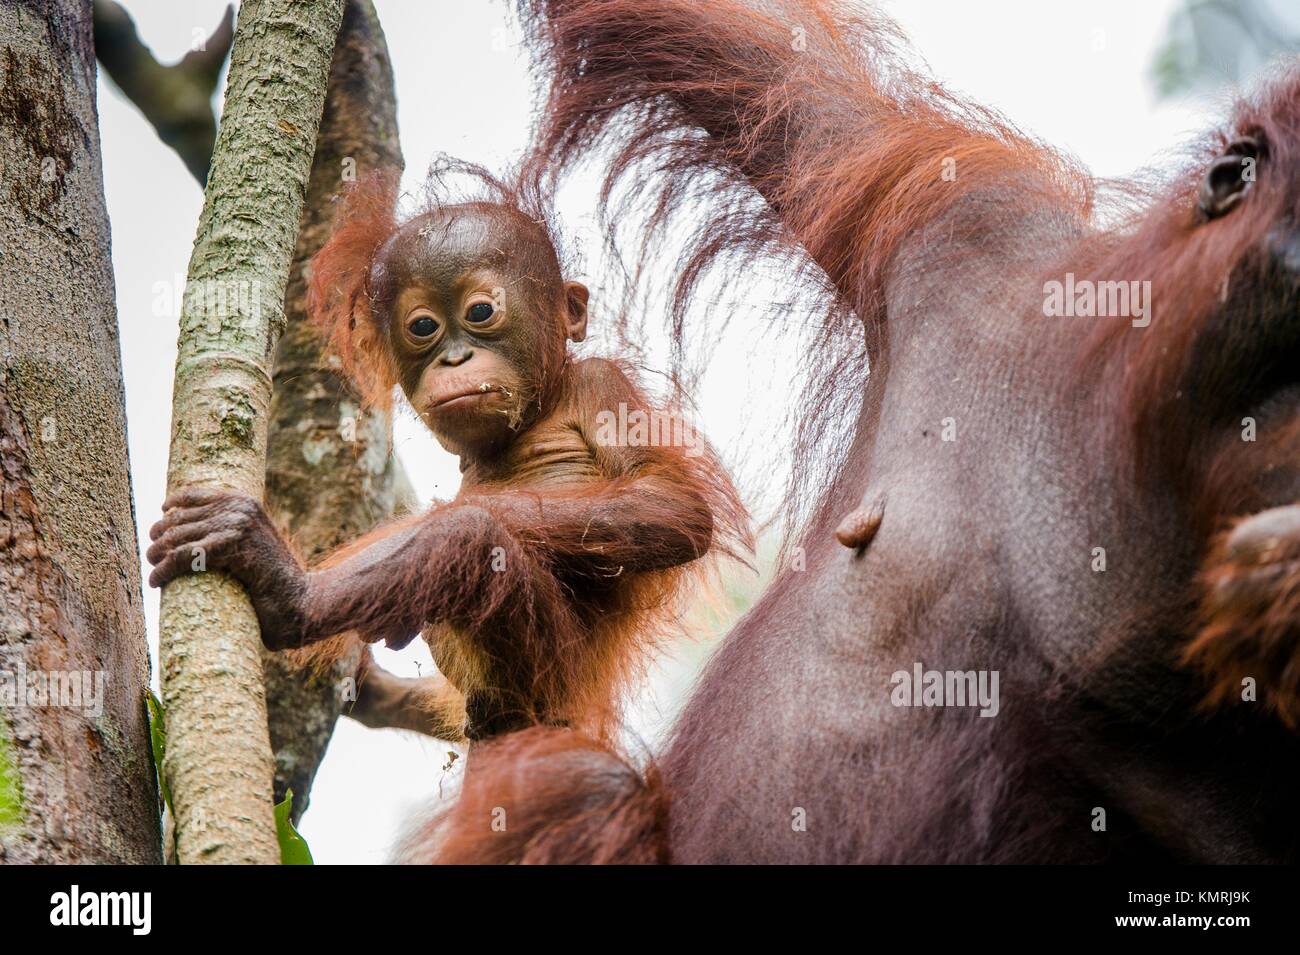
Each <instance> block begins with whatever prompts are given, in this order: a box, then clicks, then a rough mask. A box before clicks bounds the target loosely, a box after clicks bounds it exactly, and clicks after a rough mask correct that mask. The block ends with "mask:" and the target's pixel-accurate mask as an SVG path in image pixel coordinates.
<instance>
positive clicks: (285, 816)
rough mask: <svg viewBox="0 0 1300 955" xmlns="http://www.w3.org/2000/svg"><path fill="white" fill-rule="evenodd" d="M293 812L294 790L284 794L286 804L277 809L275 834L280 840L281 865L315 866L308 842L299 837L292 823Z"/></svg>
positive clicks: (283, 803) (281, 804)
mask: <svg viewBox="0 0 1300 955" xmlns="http://www.w3.org/2000/svg"><path fill="white" fill-rule="evenodd" d="M292 811H293V790H292V789H290V790H289V791H288V792H287V793H285V794H284V802H282V803H280V804H279V805H278V806H276V807H275V834H276V835H277V836H278V837H279V839H280V864H281V865H315V864H316V863H315V862H314V861H313V860H312V857H311V849H309V848H307V841H306V840H305V839H303V837H302V836H300V835H298V830H297V829H295V828H294V827H293V822H291V821H290V818H289V816H290V813H291V812H292Z"/></svg>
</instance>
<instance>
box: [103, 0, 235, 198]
mask: <svg viewBox="0 0 1300 955" xmlns="http://www.w3.org/2000/svg"><path fill="white" fill-rule="evenodd" d="M94 22H95V55H96V56H97V57H98V58H99V62H100V64H101V65H102V66H103V67H104V71H105V72H106V73H108V75H109V77H110V78H112V80H113V82H114V83H115V84H117V87H118V89H120V90H121V91H122V94H123V95H124V96H125V97H126V98H127V99H129V100H130V101H131V102H132V103H134V104H135V106H136V108H138V109H139V110H140V112H141V113H143V114H144V118H145V119H147V120H148V121H149V123H150V124H151V125H152V126H153V128H154V130H155V131H157V133H158V138H159V139H161V140H162V141H163V142H164V143H166V144H167V145H168V146H170V147H171V148H172V149H173V150H175V152H176V154H177V155H178V156H180V157H181V161H182V162H184V163H185V168H187V169H188V170H189V171H190V173H191V174H192V175H193V176H194V178H195V179H197V180H198V181H199V185H205V184H206V183H207V180H208V165H209V164H210V163H211V160H212V146H213V143H215V142H216V138H217V119H216V114H215V113H214V111H213V109H212V95H213V93H215V92H216V89H217V80H218V79H219V78H220V77H221V67H222V64H224V63H225V62H226V56H227V55H228V54H229V53H230V44H231V41H232V40H233V39H234V35H235V29H234V25H235V8H234V7H233V6H231V7H226V13H225V15H224V16H223V17H222V18H221V23H220V24H218V26H217V28H216V30H214V31H213V32H212V35H211V36H210V37H208V39H207V41H206V42H205V43H204V44H203V45H202V47H200V48H199V49H195V50H190V52H189V53H186V54H185V56H184V57H183V58H182V59H181V60H180V62H179V63H174V64H172V65H171V66H163V65H162V64H161V63H159V62H158V60H157V59H155V58H154V55H153V53H152V52H151V51H150V50H149V48H148V47H147V46H145V45H144V43H143V42H142V41H141V40H140V35H139V33H137V32H136V28H135V21H133V20H132V19H131V15H130V14H129V13H127V12H126V10H125V9H124V8H123V7H122V5H121V4H120V3H117V2H116V0H95V7H94Z"/></svg>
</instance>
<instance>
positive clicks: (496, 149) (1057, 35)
mask: <svg viewBox="0 0 1300 955" xmlns="http://www.w3.org/2000/svg"><path fill="white" fill-rule="evenodd" d="M125 2H126V5H127V7H128V8H129V10H130V11H131V13H132V15H133V16H134V17H135V19H136V22H137V24H138V25H139V28H140V32H141V35H142V36H143V38H144V40H145V42H146V43H148V44H149V45H150V46H151V47H152V48H153V50H154V51H155V53H156V54H157V55H158V57H159V58H160V59H161V60H163V61H164V62H173V61H174V60H176V59H179V58H180V57H181V56H182V55H183V54H184V53H185V51H186V50H187V49H188V48H189V46H190V44H191V42H193V39H194V37H195V36H206V35H207V33H208V32H210V30H211V29H212V27H213V26H214V25H215V24H216V23H217V21H218V19H219V18H220V15H221V11H222V9H223V8H224V3H222V2H220V0H183V2H177V0H125ZM376 6H377V8H378V10H379V15H380V19H381V21H382V22H383V25H384V27H385V32H386V34H387V38H388V44H389V49H390V52H391V55H392V59H393V64H394V68H395V71H396V80H397V94H398V123H399V127H400V130H401V140H402V149H403V151H404V153H405V156H406V163H407V169H408V174H407V182H408V185H412V184H414V183H416V182H418V180H419V178H420V176H421V174H422V172H423V170H424V169H425V167H426V166H427V164H428V161H429V159H430V158H431V157H432V156H433V155H434V154H435V153H437V152H439V151H445V152H449V153H451V154H453V155H456V156H459V157H460V158H463V159H469V160H473V161H476V162H480V163H483V164H485V165H487V166H488V167H489V168H493V169H501V168H503V167H504V166H505V165H506V164H507V163H508V161H509V160H510V159H511V158H512V157H513V156H515V155H517V154H518V152H519V151H520V150H521V149H522V148H523V147H524V145H525V143H526V141H527V136H528V131H529V128H530V123H531V116H532V105H533V104H532V97H531V89H530V85H529V82H528V78H527V76H526V73H525V62H526V60H525V57H524V55H523V54H522V52H521V51H519V50H518V49H517V48H516V47H515V43H516V40H517V35H516V31H515V30H514V28H513V26H512V25H511V24H510V22H509V21H508V18H507V4H506V3H505V2H503V0H496V2H487V0H475V2H452V0H444V2H438V3H431V2H428V0H376ZM882 6H884V7H885V8H886V9H887V10H888V11H889V12H890V13H891V14H892V15H893V16H895V17H896V18H898V19H899V20H900V21H901V22H902V24H903V27H904V29H905V30H906V32H907V33H908V34H909V36H910V37H911V38H912V40H913V42H914V44H915V46H916V48H917V49H918V50H919V51H920V52H921V54H922V55H923V56H924V58H925V60H926V61H927V62H928V63H929V64H930V66H931V68H932V69H933V70H934V71H935V73H936V74H937V76H938V77H939V78H940V79H941V80H943V81H944V82H945V83H947V84H948V85H950V86H951V87H952V88H954V89H955V90H958V91H960V92H962V93H965V94H967V95H969V96H971V97H973V98H975V99H977V100H980V101H982V102H984V103H986V104H988V105H991V106H994V107H996V108H998V109H1000V110H1002V111H1003V112H1004V113H1006V114H1007V115H1008V116H1009V117H1011V118H1012V119H1013V120H1014V121H1016V122H1017V123H1018V124H1019V125H1021V126H1022V127H1024V128H1025V129H1027V130H1029V131H1030V132H1032V133H1034V134H1036V135H1038V136H1040V137H1041V138H1043V139H1045V140H1046V141H1048V142H1051V143H1053V144H1055V145H1057V146H1058V147H1060V148H1063V149H1065V150H1067V151H1069V152H1071V153H1073V154H1074V155H1076V156H1077V157H1079V158H1080V159H1082V160H1083V162H1084V163H1086V164H1087V165H1088V166H1089V167H1090V168H1091V169H1092V170H1093V171H1094V172H1095V173H1098V174H1100V175H1106V176H1120V175H1124V174H1126V173H1129V172H1131V171H1133V170H1135V169H1138V168H1139V167H1142V166H1144V165H1148V164H1151V163H1154V162H1158V161H1159V159H1160V156H1161V154H1162V153H1163V152H1165V151H1169V150H1172V149H1174V148H1176V147H1177V146H1179V145H1180V144H1181V143H1182V142H1184V141H1185V140H1186V139H1187V138H1188V137H1189V136H1190V135H1192V134H1194V133H1196V132H1197V131H1199V130H1201V129H1204V128H1206V127H1208V126H1209V125H1211V124H1212V123H1213V122H1215V121H1217V119H1218V118H1219V115H1220V112H1221V111H1220V109H1219V108H1218V107H1217V106H1216V105H1215V104H1206V103H1203V102H1202V103H1191V102H1184V103H1179V104H1168V103H1157V102H1156V101H1155V98H1154V94H1153V92H1152V87H1151V84H1150V82H1149V81H1148V72H1147V71H1148V68H1149V64H1150V62H1151V60H1152V57H1153V54H1154V51H1155V48H1156V46H1157V45H1158V43H1159V42H1160V40H1161V39H1162V37H1163V31H1164V28H1165V24H1166V22H1167V18H1168V15H1169V11H1170V9H1171V8H1172V7H1173V0H1143V2H1135V0H1089V2H1077V3H1061V2H1053V3H1044V2H1038V0H1021V2H1012V0H1004V2H1000V3H999V2H985V3H972V2H969V0H892V2H886V3H883V4H882ZM99 106H100V122H101V132H102V139H103V155H104V179H105V189H106V192H107V199H108V210H109V215H110V218H111V221H112V229H113V264H114V268H115V270H116V279H117V305H118V315H119V319H120V322H121V328H122V350H123V364H124V367H125V375H126V399H127V418H128V422H129V427H130V451H131V464H132V478H133V481H134V490H135V502H136V518H137V521H138V522H139V530H140V532H141V534H142V535H144V534H145V533H147V530H148V527H149V525H150V524H151V523H152V522H153V521H154V520H155V516H156V515H157V514H158V511H159V506H160V504H161V501H162V498H163V491H164V479H165V472H166V462H167V443H168V435H169V428H168V421H169V419H170V413H171V383H172V372H173V366H174V361H175V355H176V350H175V342H176V330H177V315H176V313H175V311H174V310H173V309H172V307H171V306H170V304H169V303H170V302H171V300H172V298H171V296H172V292H171V290H170V289H171V286H172V285H174V284H175V283H178V282H183V277H184V274H185V271H186V266H187V263H188V260H189V254H190V248H191V246H192V244H193V240H194V230H195V226H196V223H197V222H198V216H199V211H200V208H201V206H202V198H203V197H202V194H201V192H200V191H199V188H198V186H197V185H196V184H195V182H194V181H193V179H192V178H191V177H190V176H189V174H188V173H187V172H186V171H185V169H184V167H183V166H182V165H181V163H180V161H179V160H178V159H177V158H176V157H175V155H174V154H173V153H171V152H170V151H169V150H168V149H167V148H166V147H164V146H163V145H162V144H161V143H159V142H158V140H157V138H156V136H155V135H154V133H153V130H152V129H151V128H150V127H149V126H148V124H146V123H145V122H144V120H143V119H142V118H141V117H140V116H139V115H138V113H137V112H136V111H135V109H134V107H132V106H131V105H130V104H129V103H127V102H125V101H124V100H123V99H122V98H121V96H120V95H119V94H118V93H117V91H116V90H115V89H112V88H110V85H109V84H107V83H106V82H105V81H104V80H103V79H102V78H101V81H100V90H99ZM590 193H591V189H590V187H589V184H588V183H575V185H574V188H571V189H568V190H566V192H565V194H564V195H563V196H562V197H561V202H560V204H559V211H560V215H561V218H562V220H563V222H564V224H565V226H566V227H567V230H568V231H570V232H574V231H578V232H579V239H583V238H586V239H587V240H588V241H587V245H588V248H586V249H583V250H580V251H584V252H586V253H587V254H588V255H595V254H596V250H595V249H594V248H591V247H590V236H589V234H588V235H586V236H584V235H583V234H582V233H581V225H582V222H583V221H586V220H584V218H583V217H584V216H586V215H587V214H588V213H589V212H590ZM158 283H167V287H166V288H167V291H166V294H165V295H162V296H160V289H162V288H163V287H161V286H159V285H158ZM160 297H161V298H162V299H163V302H162V303H160V302H159V299H160ZM740 302H741V300H740V299H739V298H737V303H738V304H739V303H740ZM593 305H594V309H593V326H592V329H593V337H594V338H595V339H596V347H597V348H599V344H600V343H599V336H600V333H599V328H600V311H599V299H598V298H597V299H595V300H594V303H593ZM746 331H748V332H749V333H748V334H733V335H729V336H727V337H726V338H724V340H723V342H722V347H721V348H720V349H719V356H720V357H719V359H718V361H717V362H716V363H715V366H714V367H713V369H712V370H711V371H710V373H709V374H708V375H707V376H706V378H705V380H704V382H703V383H702V386H701V390H700V392H699V395H698V411H699V418H700V421H701V422H702V423H703V427H704V429H705V430H706V432H707V433H708V434H709V435H710V436H711V438H712V439H713V440H714V442H715V444H717V445H718V446H719V447H720V448H721V449H722V450H723V453H724V456H726V457H728V458H729V459H731V460H733V461H736V462H740V461H741V460H742V457H743V470H744V476H746V477H748V478H749V482H748V483H749V484H751V485H752V484H754V483H755V481H760V479H761V476H762V475H764V474H768V475H770V474H773V473H776V474H780V473H782V471H783V469H784V464H783V463H782V461H781V460H780V456H779V451H780V447H781V444H780V442H779V441H772V440H771V439H770V437H768V435H767V430H768V428H769V426H770V422H772V421H774V420H777V419H779V418H780V417H781V415H782V414H783V413H784V408H785V405H786V403H787V402H788V401H790V400H791V398H792V392H791V390H790V388H789V387H788V386H787V382H788V376H787V375H786V374H785V370H786V363H785V362H784V361H783V353H782V350H781V348H780V342H779V339H776V338H772V337H768V338H756V337H755V335H754V334H753V332H752V330H746ZM397 445H398V450H399V453H400V454H401V456H402V458H403V459H404V461H405V463H406V465H407V468H408V470H409V471H410V472H411V474H412V477H413V479H414V481H415V484H416V487H417V490H418V491H419V492H420V494H421V495H422V497H423V498H424V499H426V500H429V499H432V498H434V497H438V498H446V497H450V496H451V495H452V494H454V493H455V489H456V486H457V480H458V479H457V471H456V467H455V461H454V459H453V458H451V457H450V455H447V454H445V453H444V452H442V450H441V449H440V448H438V447H437V445H436V444H434V442H433V441H432V439H430V438H428V437H427V436H425V435H424V434H422V433H421V431H420V429H419V427H418V425H417V424H415V423H414V422H413V421H411V420H409V419H407V420H399V422H398V424H397ZM751 445H752V446H753V447H750V446H751ZM760 483H761V481H760ZM766 483H769V484H770V483H772V482H771V481H770V480H768V481H767V482H766ZM142 550H143V548H142ZM145 606H146V614H147V619H148V625H149V636H150V643H151V647H152V652H153V653H154V658H155V660H156V653H157V611H158V596H157V591H153V590H147V591H146V594H145ZM380 660H381V662H382V663H383V664H384V665H385V666H387V667H389V668H390V669H393V670H395V671H396V672H400V673H404V674H411V675H414V674H415V673H416V671H417V666H423V668H424V669H425V671H426V672H427V671H428V669H429V667H430V666H431V664H430V663H429V658H428V653H427V651H426V650H424V648H423V646H422V645H420V646H419V648H418V649H411V650H408V651H405V652H403V653H401V654H394V653H390V652H388V651H380ZM155 669H156V664H155ZM676 679H677V680H678V682H680V680H681V679H683V678H682V677H681V675H680V674H678V675H677V677H676ZM661 682H664V681H661ZM155 684H156V677H155ZM661 692H662V693H663V695H664V697H665V698H664V700H663V701H657V700H651V701H650V702H648V703H647V704H646V705H644V706H643V707H642V708H641V711H640V712H639V715H638V719H639V720H641V728H642V730H643V732H644V733H645V734H646V735H647V736H653V734H654V732H655V731H656V730H657V729H658V724H659V722H661V715H662V712H670V711H671V709H672V706H673V704H674V700H673V699H669V698H668V697H675V696H676V693H675V692H674V691H672V690H671V689H669V690H662V691H661ZM447 750H448V747H447V746H445V745H443V744H439V743H434V742H431V741H424V740H421V739H418V738H416V737H414V736H410V735H407V734H402V733H399V732H396V731H382V732H375V731H371V730H366V729H364V728H362V727H360V726H358V725H357V724H354V723H352V722H350V721H348V720H342V721H340V723H339V727H338V731H337V732H336V734H335V737H334V741H333V743H332V744H331V747H330V751H329V753H328V755H327V757H326V760H325V764H324V766H323V767H322V769H321V772H320V775H319V777H318V779H317V782H316V786H315V790H314V792H313V794H312V805H311V809H310V810H309V811H308V813H307V815H306V817H305V819H304V824H303V827H302V829H303V833H304V835H305V836H306V838H307V840H308V842H309V843H310V845H311V847H312V850H313V852H314V853H315V856H316V859H317V861H318V862H324V863H331V862H333V863H342V862H378V861H382V860H384V859H385V858H386V857H387V852H388V848H389V846H390V845H391V843H392V840H393V838H394V836H395V834H396V832H397V831H398V827H399V826H400V825H401V823H402V821H403V820H404V819H409V817H410V816H411V815H412V813H414V812H415V811H417V810H418V809H419V808H420V807H422V806H427V805H428V804H429V802H430V801H431V799H433V798H436V794H437V791H438V786H439V781H440V777H441V775H442V772H441V768H440V767H441V765H442V763H443V762H445V758H446V757H445V754H446V751H447Z"/></svg>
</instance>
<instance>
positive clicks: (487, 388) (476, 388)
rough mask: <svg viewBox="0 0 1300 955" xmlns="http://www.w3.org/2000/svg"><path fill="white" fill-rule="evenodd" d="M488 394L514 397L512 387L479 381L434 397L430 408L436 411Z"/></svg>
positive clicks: (470, 401) (473, 400) (469, 401)
mask: <svg viewBox="0 0 1300 955" xmlns="http://www.w3.org/2000/svg"><path fill="white" fill-rule="evenodd" d="M488 395H501V396H503V397H505V398H510V397H512V395H511V393H510V389H509V388H507V387H505V386H504V385H494V384H492V383H491V382H487V381H483V382H479V383H478V384H477V385H466V386H465V387H463V388H458V389H456V390H455V391H452V392H450V393H448V394H445V395H442V396H441V397H438V398H436V399H434V401H433V402H432V403H431V404H430V405H429V410H430V411H436V410H440V409H443V408H446V407H448V406H449V405H455V404H457V403H464V404H471V403H473V402H475V401H477V400H478V399H479V398H483V397H486V396H488Z"/></svg>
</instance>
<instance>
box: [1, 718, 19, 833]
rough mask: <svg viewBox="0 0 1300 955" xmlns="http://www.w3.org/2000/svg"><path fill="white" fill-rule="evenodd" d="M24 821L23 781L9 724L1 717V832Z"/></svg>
mask: <svg viewBox="0 0 1300 955" xmlns="http://www.w3.org/2000/svg"><path fill="white" fill-rule="evenodd" d="M22 821H23V780H22V777H21V776H19V775H18V760H17V758H16V757H15V756H14V751H13V743H11V742H10V741H9V724H8V722H6V721H5V719H4V717H3V716H0V832H3V831H4V830H5V829H11V828H16V827H17V826H19V825H20V824H21V823H22Z"/></svg>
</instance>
